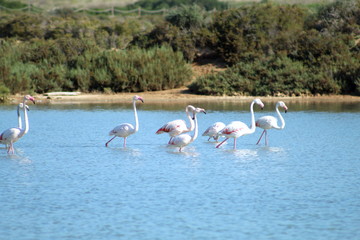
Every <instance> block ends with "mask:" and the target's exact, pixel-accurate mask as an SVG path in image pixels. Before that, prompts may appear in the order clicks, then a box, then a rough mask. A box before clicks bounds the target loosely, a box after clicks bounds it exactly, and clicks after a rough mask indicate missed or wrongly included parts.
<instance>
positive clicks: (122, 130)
mask: <svg viewBox="0 0 360 240" xmlns="http://www.w3.org/2000/svg"><path fill="white" fill-rule="evenodd" d="M137 100H140V101H141V102H144V100H143V98H142V97H140V96H136V95H135V96H134V97H133V99H132V103H133V109H134V115H135V127H134V126H133V125H132V124H130V123H122V124H120V125H119V126H116V127H115V128H114V129H113V130H111V131H110V132H109V135H110V136H112V135H115V136H114V137H112V138H111V139H110V140H109V141H107V142H106V143H105V146H106V147H107V146H108V144H109V142H111V141H112V140H113V139H114V138H116V137H122V138H124V148H125V147H126V138H127V137H128V136H130V135H131V134H134V133H136V132H137V131H138V130H139V120H138V115H137V111H136V101H137Z"/></svg>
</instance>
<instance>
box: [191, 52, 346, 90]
mask: <svg viewBox="0 0 360 240" xmlns="http://www.w3.org/2000/svg"><path fill="white" fill-rule="evenodd" d="M189 89H190V91H192V92H194V93H198V94H207V95H252V96H267V95H269V96H277V95H296V96H299V95H303V94H305V95H306V94H317V93H321V94H336V93H339V90H340V87H339V85H338V84H337V83H336V82H335V81H334V80H333V79H332V78H331V76H330V75H326V74H324V73H322V72H317V71H315V70H314V69H311V68H308V67H306V66H304V65H303V64H302V63H301V62H294V61H292V60H291V59H289V58H286V57H281V58H270V59H267V60H261V61H260V60H259V61H254V62H253V63H239V64H237V65H234V66H233V67H231V68H229V69H227V70H226V71H224V72H220V73H217V74H210V75H208V76H203V77H200V78H198V79H197V80H196V81H195V82H193V83H192V84H190V85H189Z"/></svg>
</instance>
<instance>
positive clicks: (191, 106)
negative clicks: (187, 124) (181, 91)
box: [185, 105, 195, 112]
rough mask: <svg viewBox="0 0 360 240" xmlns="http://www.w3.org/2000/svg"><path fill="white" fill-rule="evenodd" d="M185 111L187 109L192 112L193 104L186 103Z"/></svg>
mask: <svg viewBox="0 0 360 240" xmlns="http://www.w3.org/2000/svg"><path fill="white" fill-rule="evenodd" d="M185 111H186V112H188V111H191V112H194V111H195V107H194V106H193V105H187V106H186V108H185Z"/></svg>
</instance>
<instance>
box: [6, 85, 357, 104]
mask: <svg viewBox="0 0 360 240" xmlns="http://www.w3.org/2000/svg"><path fill="white" fill-rule="evenodd" d="M134 95H139V96H141V97H143V98H144V101H146V102H148V103H172V104H173V103H177V102H179V103H184V102H216V101H225V102H235V101H236V102H246V101H249V100H250V101H251V100H253V99H254V98H260V99H262V100H263V101H268V102H272V101H274V102H275V101H280V100H282V101H287V102H360V96H351V95H326V96H299V97H291V96H279V97H272V96H271V97H270V96H269V97H263V96H206V95H197V94H191V93H188V92H186V88H179V89H171V90H164V91H156V92H139V93H116V94H104V93H98V94H97V93H78V94H74V93H61V92H60V93H56V94H54V93H52V94H49V95H46V94H38V95H34V97H35V99H36V103H39V104H96V103H101V104H106V103H109V104H113V103H124V102H129V101H130V99H131V98H132V97H133V96H134ZM22 98H23V95H20V94H17V95H12V96H10V97H9V99H10V101H9V103H10V104H17V103H20V102H21V101H22Z"/></svg>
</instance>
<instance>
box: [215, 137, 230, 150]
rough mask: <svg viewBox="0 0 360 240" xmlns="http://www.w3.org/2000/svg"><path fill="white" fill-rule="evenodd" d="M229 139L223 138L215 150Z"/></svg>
mask: <svg viewBox="0 0 360 240" xmlns="http://www.w3.org/2000/svg"><path fill="white" fill-rule="evenodd" d="M228 139H229V138H225V140H224V141H222V142H221V143H219V144H218V145H216V148H219V147H220V146H221V145H222V144H223V143H224V142H226V141H227V140H228Z"/></svg>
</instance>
